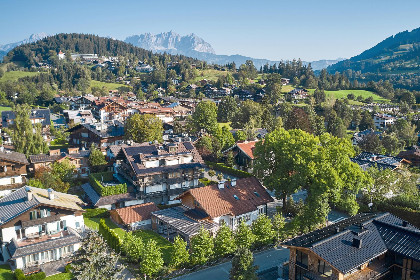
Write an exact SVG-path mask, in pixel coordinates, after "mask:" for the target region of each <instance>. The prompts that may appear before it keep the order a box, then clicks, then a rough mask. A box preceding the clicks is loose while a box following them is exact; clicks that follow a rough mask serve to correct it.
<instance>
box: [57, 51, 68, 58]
mask: <svg viewBox="0 0 420 280" xmlns="http://www.w3.org/2000/svg"><path fill="white" fill-rule="evenodd" d="M57 57H58V59H59V60H62V59H65V58H66V54H65V53H63V52H62V51H59V52H58V54H57Z"/></svg>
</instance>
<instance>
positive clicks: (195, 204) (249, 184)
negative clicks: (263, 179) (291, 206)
mask: <svg viewBox="0 0 420 280" xmlns="http://www.w3.org/2000/svg"><path fill="white" fill-rule="evenodd" d="M179 199H180V200H181V203H182V205H183V206H185V207H186V208H188V209H190V210H189V211H187V212H185V215H186V216H188V217H189V218H191V219H193V220H207V221H210V222H212V223H215V224H217V225H222V224H226V225H227V226H229V227H230V228H231V229H232V230H235V229H236V228H237V226H238V225H239V224H240V223H241V222H242V221H244V222H245V223H246V224H248V225H251V224H252V222H253V221H255V220H256V219H257V218H258V216H259V215H261V214H266V213H267V203H269V202H272V201H274V200H273V198H272V197H271V196H270V194H269V193H268V192H267V191H266V189H265V188H264V187H263V186H262V185H261V183H260V182H259V181H258V179H257V178H255V177H249V178H241V179H233V180H232V181H230V182H226V181H221V182H219V183H218V184H217V185H209V186H205V187H201V188H196V189H190V190H188V191H186V192H184V193H183V194H181V195H180V196H179Z"/></svg>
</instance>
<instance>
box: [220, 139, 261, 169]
mask: <svg viewBox="0 0 420 280" xmlns="http://www.w3.org/2000/svg"><path fill="white" fill-rule="evenodd" d="M257 142H259V140H258V141H241V142H238V143H236V144H235V145H234V146H233V147H231V148H229V149H227V150H226V151H224V152H223V154H225V155H227V153H228V152H233V156H234V161H235V164H236V165H237V166H238V168H239V169H242V170H245V171H247V172H251V171H252V166H253V163H254V149H255V144H256V143H257Z"/></svg>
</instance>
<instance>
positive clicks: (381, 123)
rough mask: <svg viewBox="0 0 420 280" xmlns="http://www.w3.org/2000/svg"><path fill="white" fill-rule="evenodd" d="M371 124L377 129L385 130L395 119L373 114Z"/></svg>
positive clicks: (389, 116)
mask: <svg viewBox="0 0 420 280" xmlns="http://www.w3.org/2000/svg"><path fill="white" fill-rule="evenodd" d="M373 122H374V123H375V127H376V128H377V129H381V128H386V127H387V126H390V125H393V124H394V122H395V117H393V116H391V115H387V114H379V113H378V114H375V115H374V116H373Z"/></svg>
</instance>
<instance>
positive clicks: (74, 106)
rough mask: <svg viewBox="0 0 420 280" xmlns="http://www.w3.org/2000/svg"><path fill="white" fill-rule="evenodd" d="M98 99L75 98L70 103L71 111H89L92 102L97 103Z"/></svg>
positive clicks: (87, 97) (91, 96) (92, 97)
mask: <svg viewBox="0 0 420 280" xmlns="http://www.w3.org/2000/svg"><path fill="white" fill-rule="evenodd" d="M95 99H96V97H94V96H93V95H84V96H80V97H76V98H73V99H72V100H71V101H70V109H71V110H87V109H90V107H91V105H92V102H93V101H95Z"/></svg>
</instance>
